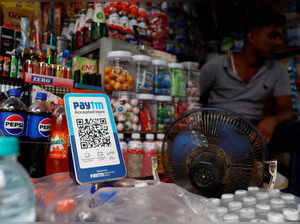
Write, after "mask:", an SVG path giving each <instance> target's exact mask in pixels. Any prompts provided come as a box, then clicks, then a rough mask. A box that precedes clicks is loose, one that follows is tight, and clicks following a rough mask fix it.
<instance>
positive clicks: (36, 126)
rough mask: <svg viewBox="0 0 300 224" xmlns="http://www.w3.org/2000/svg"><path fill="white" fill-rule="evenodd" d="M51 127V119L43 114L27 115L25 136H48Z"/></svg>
mask: <svg viewBox="0 0 300 224" xmlns="http://www.w3.org/2000/svg"><path fill="white" fill-rule="evenodd" d="M50 129H51V119H50V118H48V117H45V116H39V115H29V116H28V128H27V136H28V137H30V138H48V137H49V133H50Z"/></svg>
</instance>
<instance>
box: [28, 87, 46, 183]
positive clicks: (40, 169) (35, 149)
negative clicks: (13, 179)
mask: <svg viewBox="0 0 300 224" xmlns="http://www.w3.org/2000/svg"><path fill="white" fill-rule="evenodd" d="M35 99H36V101H35V102H34V103H33V104H32V105H31V106H30V107H29V109H28V112H29V115H28V128H27V137H28V138H29V140H30V143H28V144H27V148H28V149H29V150H28V157H27V158H26V161H27V162H28V168H27V169H28V172H29V174H30V176H31V177H35V178H37V177H42V176H45V173H46V172H45V161H46V160H45V158H46V155H47V151H48V149H49V135H50V129H51V113H49V108H48V106H47V104H46V99H47V94H46V93H41V92H38V93H37V94H36V98H35Z"/></svg>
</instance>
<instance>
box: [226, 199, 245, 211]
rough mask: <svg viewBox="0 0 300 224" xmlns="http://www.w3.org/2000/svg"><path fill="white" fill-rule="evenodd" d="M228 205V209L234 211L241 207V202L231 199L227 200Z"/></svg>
mask: <svg viewBox="0 0 300 224" xmlns="http://www.w3.org/2000/svg"><path fill="white" fill-rule="evenodd" d="M228 207H229V210H230V211H236V210H239V209H241V208H242V203H241V202H239V201H232V202H229V204H228Z"/></svg>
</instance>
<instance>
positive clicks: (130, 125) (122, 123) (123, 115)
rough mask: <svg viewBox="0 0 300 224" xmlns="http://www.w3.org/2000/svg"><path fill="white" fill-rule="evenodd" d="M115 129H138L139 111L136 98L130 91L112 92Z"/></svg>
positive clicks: (123, 130) (120, 130)
mask: <svg viewBox="0 0 300 224" xmlns="http://www.w3.org/2000/svg"><path fill="white" fill-rule="evenodd" d="M111 105H112V110H113V113H114V117H115V121H116V125H117V131H118V132H129V131H138V130H139V129H140V128H139V112H140V109H139V107H138V100H137V99H136V97H135V94H134V93H131V92H113V94H112V99H111Z"/></svg>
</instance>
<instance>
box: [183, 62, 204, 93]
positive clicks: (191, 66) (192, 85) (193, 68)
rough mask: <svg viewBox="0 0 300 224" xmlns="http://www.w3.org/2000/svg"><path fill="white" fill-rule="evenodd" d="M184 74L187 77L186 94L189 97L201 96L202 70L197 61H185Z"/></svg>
mask: <svg viewBox="0 0 300 224" xmlns="http://www.w3.org/2000/svg"><path fill="white" fill-rule="evenodd" d="M182 65H183V68H184V75H185V77H186V79H187V83H186V84H187V85H186V95H187V96H188V97H199V96H200V70H199V69H198V67H199V63H197V62H189V61H187V62H183V63H182Z"/></svg>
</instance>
